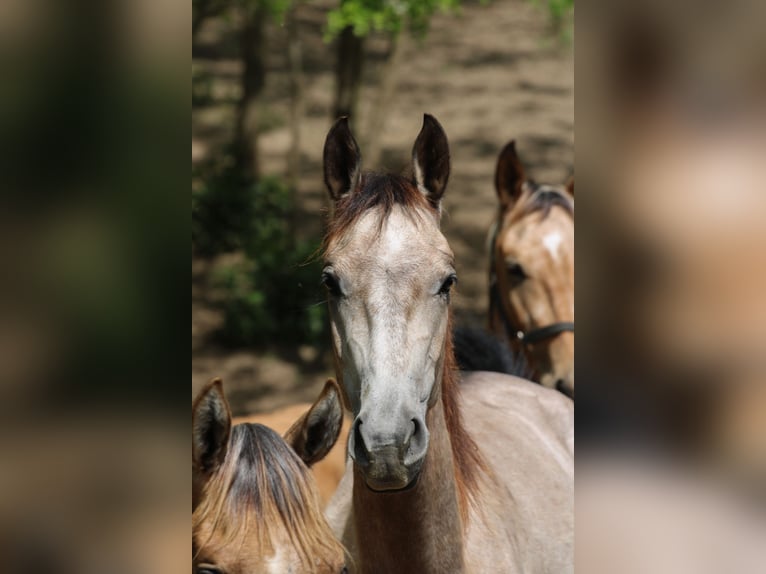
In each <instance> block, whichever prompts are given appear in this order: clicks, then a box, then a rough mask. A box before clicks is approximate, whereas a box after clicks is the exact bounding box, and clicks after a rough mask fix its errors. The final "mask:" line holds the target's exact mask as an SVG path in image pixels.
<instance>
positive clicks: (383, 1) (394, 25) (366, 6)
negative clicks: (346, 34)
mask: <svg viewBox="0 0 766 574" xmlns="http://www.w3.org/2000/svg"><path fill="white" fill-rule="evenodd" d="M459 5H460V0H393V1H391V0H342V1H341V3H340V5H339V6H338V7H337V8H335V9H334V10H332V11H330V13H329V14H328V15H327V39H328V40H330V39H333V38H335V37H336V36H337V35H338V34H340V32H341V31H342V30H343V29H344V28H346V27H348V26H350V27H352V28H353V30H354V34H356V35H357V36H367V35H368V34H369V33H370V32H373V31H375V32H390V33H394V34H397V33H399V32H400V31H401V30H402V29H403V27H404V26H405V24H407V25H408V27H409V29H410V31H412V32H413V33H414V34H416V35H421V34H423V33H425V31H426V30H427V28H428V22H429V20H430V19H431V16H433V14H434V13H435V12H437V11H449V10H454V9H456V8H457V7H458V6H459Z"/></svg>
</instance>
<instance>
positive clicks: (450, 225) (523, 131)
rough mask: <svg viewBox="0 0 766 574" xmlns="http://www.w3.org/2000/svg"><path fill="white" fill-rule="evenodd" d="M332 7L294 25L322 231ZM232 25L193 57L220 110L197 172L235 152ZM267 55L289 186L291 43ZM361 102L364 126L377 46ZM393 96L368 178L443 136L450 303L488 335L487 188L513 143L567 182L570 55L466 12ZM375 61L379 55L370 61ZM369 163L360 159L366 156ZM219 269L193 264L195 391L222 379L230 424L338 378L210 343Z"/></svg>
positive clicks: (433, 42) (269, 158)
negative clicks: (327, 17) (439, 129)
mask: <svg viewBox="0 0 766 574" xmlns="http://www.w3.org/2000/svg"><path fill="white" fill-rule="evenodd" d="M330 6H331V4H330V3H328V2H327V1H326V0H320V1H319V2H317V1H314V0H312V1H310V2H308V3H306V4H302V5H301V7H300V11H299V14H298V19H299V23H300V29H301V34H302V37H303V39H304V43H305V52H306V54H305V59H306V62H305V67H306V70H307V74H306V117H305V118H304V121H303V122H302V124H301V126H302V134H301V170H300V174H299V197H300V204H301V210H302V212H303V214H304V215H303V217H304V218H305V226H306V229H312V230H319V229H321V226H322V215H321V213H320V210H321V209H322V208H323V207H324V206H325V190H324V187H323V185H322V168H321V154H322V145H323V142H324V137H325V135H326V133H327V130H328V128H329V126H330V125H331V121H332V118H331V117H330V115H331V107H332V100H333V93H334V84H333V65H334V54H335V51H334V46H328V45H326V44H325V43H324V42H323V40H322V26H323V19H324V13H325V12H326V10H327V9H328V8H329V7H330ZM231 28H232V24H231V23H227V22H226V21H223V20H214V21H209V22H208V23H207V24H206V25H205V27H204V28H203V30H202V31H201V32H200V36H199V39H198V42H197V46H196V47H195V50H194V53H193V67H194V69H195V70H198V71H203V72H204V73H206V74H209V76H210V78H211V81H210V86H211V93H212V102H211V105H207V106H205V107H195V108H194V109H193V111H192V162H193V163H194V162H197V161H200V160H202V159H204V158H206V157H208V156H209V155H210V154H214V153H215V152H216V150H217V149H218V148H219V147H220V146H221V145H223V144H224V143H226V142H227V140H228V139H229V138H230V135H231V132H232V125H233V114H232V112H233V104H234V102H236V96H237V90H238V75H239V73H240V69H241V65H240V62H239V61H238V60H237V59H236V37H235V36H234V34H233V33H232V29H231ZM270 47H271V52H272V53H271V56H270V61H269V76H268V80H267V87H266V94H265V98H264V100H265V104H264V113H263V115H264V118H265V122H266V124H267V125H266V128H267V129H266V132H265V133H264V134H263V136H262V138H261V141H260V144H259V145H260V151H261V155H262V161H263V171H264V172H265V173H277V174H284V172H285V169H286V167H285V163H286V151H287V149H288V145H289V133H288V126H287V119H286V118H287V117H288V107H287V97H286V94H287V83H286V75H285V72H284V70H285V63H284V37H283V32H282V31H281V30H279V29H278V28H275V30H274V32H273V33H272V36H271V38H270ZM368 50H369V52H370V55H371V63H370V64H369V65H368V68H367V69H366V72H365V78H366V85H365V87H364V88H363V91H362V94H361V109H360V115H359V118H360V122H359V123H360V124H361V127H362V129H363V128H364V122H365V119H366V113H365V112H366V110H367V109H369V106H370V105H372V103H371V102H374V101H375V98H374V96H375V93H374V90H375V81H376V78H377V73H378V71H379V70H378V69H377V68H376V66H377V62H379V60H380V58H379V54H380V51H382V50H385V42H384V41H382V40H381V39H374V41H372V42H370V45H369V47H368ZM405 50H406V52H405V54H404V57H403V60H402V61H403V64H402V68H401V71H400V72H399V85H398V89H397V91H396V94H395V96H394V99H393V101H392V102H391V104H390V114H389V115H388V118H387V123H386V125H385V129H384V131H383V133H382V134H379V137H381V138H382V142H383V145H382V147H383V162H382V165H379V166H371V165H366V166H365V167H366V168H368V169H369V168H373V169H390V170H393V171H397V172H398V171H401V169H402V168H403V167H404V166H405V165H406V164H407V162H408V158H409V155H410V150H411V148H412V144H413V142H414V139H415V137H416V136H417V133H418V131H419V129H420V126H421V122H422V114H423V113H424V112H428V113H431V114H433V115H435V116H436V117H437V118H438V119H439V121H440V122H441V124H442V125H443V126H444V129H445V130H446V132H447V135H448V137H449V141H450V149H451V155H452V175H451V178H450V183H449V187H448V189H447V194H446V198H445V217H444V220H443V230H444V232H445V234H446V236H447V239H448V240H449V242H450V245H451V246H452V249H453V250H454V252H455V255H456V259H457V264H458V275H459V277H460V286H459V289H458V293H457V294H456V296H455V297H454V298H453V301H454V303H453V304H454V308H455V313H456V318H457V322H458V324H468V325H483V324H484V322H485V315H486V308H487V295H486V267H487V255H486V236H487V230H488V229H489V226H490V224H491V222H492V219H493V217H494V215H495V210H496V200H495V192H494V187H493V177H494V168H495V160H496V157H497V154H498V152H499V150H500V149H501V148H502V146H503V145H504V144H505V143H506V142H507V141H508V140H510V139H512V138H515V139H516V140H517V149H518V150H519V153H520V155H521V156H522V159H523V160H524V162H525V164H526V165H527V167H528V170H529V172H531V175H532V176H533V177H534V178H535V179H536V180H537V181H541V182H559V181H564V180H565V178H566V177H567V176H568V175H569V174H570V173H572V170H573V164H574V94H573V87H574V63H573V60H574V59H573V53H572V49H571V47H570V46H569V45H564V46H562V44H561V43H560V42H558V41H557V40H556V39H555V37H552V36H551V34H550V30H549V27H548V24H547V19H546V14H545V13H544V12H543V11H541V10H539V9H538V8H536V7H534V6H531V5H530V4H529V3H527V2H522V1H521V0H495V1H493V2H491V3H489V4H487V5H480V4H478V3H468V4H466V5H465V6H464V8H463V9H462V10H461V12H460V14H457V15H450V14H439V15H437V16H436V17H435V18H434V19H433V21H432V25H431V29H430V31H429V33H428V35H427V36H426V38H425V39H424V40H423V41H422V42H417V41H414V40H413V41H410V42H408V44H407V46H406V48H405ZM376 56H377V57H376ZM362 154H363V155H364V149H363V150H362ZM215 265H216V262H215V261H207V260H193V261H192V393H195V392H196V391H197V390H198V389H199V387H200V386H201V385H202V384H204V383H205V382H206V381H207V380H209V379H211V378H212V377H215V376H221V377H223V379H224V382H225V385H226V389H227V393H228V394H229V398H230V400H231V402H232V408H233V409H234V411H235V414H247V413H255V412H260V411H264V410H271V409H273V408H276V407H279V406H281V405H285V404H290V403H294V402H297V401H310V400H312V399H313V397H315V396H316V394H317V393H318V392H319V390H320V389H321V385H322V383H323V381H324V379H325V378H326V377H327V376H330V375H331V373H332V369H331V363H330V360H329V358H328V357H316V356H315V355H316V351H315V350H313V349H311V348H302V349H292V350H289V351H288V352H285V353H268V354H264V353H258V352H254V351H251V350H239V351H234V352H232V351H229V350H225V349H221V348H219V347H217V346H215V345H214V344H213V343H212V341H211V336H210V335H211V333H212V332H213V331H214V330H215V328H216V327H217V326H218V325H220V322H221V320H222V319H221V316H220V314H219V313H218V312H217V311H216V310H215V309H214V307H213V306H212V303H211V301H212V300H213V299H214V295H213V294H211V289H210V288H209V277H210V273H211V270H212V269H214V267H215Z"/></svg>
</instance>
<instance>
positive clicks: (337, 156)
mask: <svg viewBox="0 0 766 574" xmlns="http://www.w3.org/2000/svg"><path fill="white" fill-rule="evenodd" d="M323 155H324V182H325V185H326V186H327V190H328V191H329V192H330V197H331V198H332V199H333V200H334V201H338V200H339V199H340V198H342V197H343V196H345V195H347V194H349V193H350V192H352V191H354V190H355V189H356V188H357V187H358V185H359V179H360V178H361V175H362V154H361V153H360V151H359V146H358V145H357V143H356V140H355V139H354V136H353V135H352V134H351V129H350V128H349V127H348V118H346V117H342V118H340V119H339V120H338V121H336V122H335V124H333V126H332V128H330V131H329V132H327V138H326V139H325V142H324V154H323Z"/></svg>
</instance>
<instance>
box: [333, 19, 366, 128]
mask: <svg viewBox="0 0 766 574" xmlns="http://www.w3.org/2000/svg"><path fill="white" fill-rule="evenodd" d="M363 67H364V38H363V37H359V36H356V35H355V34H354V30H353V28H351V27H350V26H348V27H346V28H344V29H343V31H342V32H341V33H340V37H339V38H338V60H337V67H336V74H335V79H336V84H335V109H334V118H339V117H341V116H348V117H349V119H350V120H351V121H352V123H353V121H354V119H355V118H356V112H357V102H358V100H359V88H360V87H361V85H362V70H363Z"/></svg>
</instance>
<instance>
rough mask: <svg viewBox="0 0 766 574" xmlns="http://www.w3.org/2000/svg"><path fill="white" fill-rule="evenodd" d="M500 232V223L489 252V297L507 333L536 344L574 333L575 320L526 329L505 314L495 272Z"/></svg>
mask: <svg viewBox="0 0 766 574" xmlns="http://www.w3.org/2000/svg"><path fill="white" fill-rule="evenodd" d="M499 233H500V225H497V227H496V228H495V230H494V232H493V233H492V240H491V242H490V252H489V298H490V302H491V304H492V305H493V306H495V307H496V308H497V310H498V313H499V314H500V317H501V318H502V320H503V327H504V328H505V334H506V336H507V337H508V339H510V340H516V341H518V342H519V343H521V344H523V345H535V344H537V343H540V342H542V341H547V340H548V339H552V338H553V337H556V336H557V335H560V334H561V333H574V330H575V328H574V322H572V321H560V322H558V323H551V324H550V325H546V326H545V327H539V328H537V329H532V330H531V331H526V332H525V331H524V330H523V329H519V328H517V327H515V326H514V325H513V324H512V323H511V320H510V319H509V318H508V315H506V314H505V308H504V307H503V303H502V300H501V298H500V290H499V289H498V286H497V274H496V273H495V257H494V255H495V244H496V243H497V236H498V234H499Z"/></svg>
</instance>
